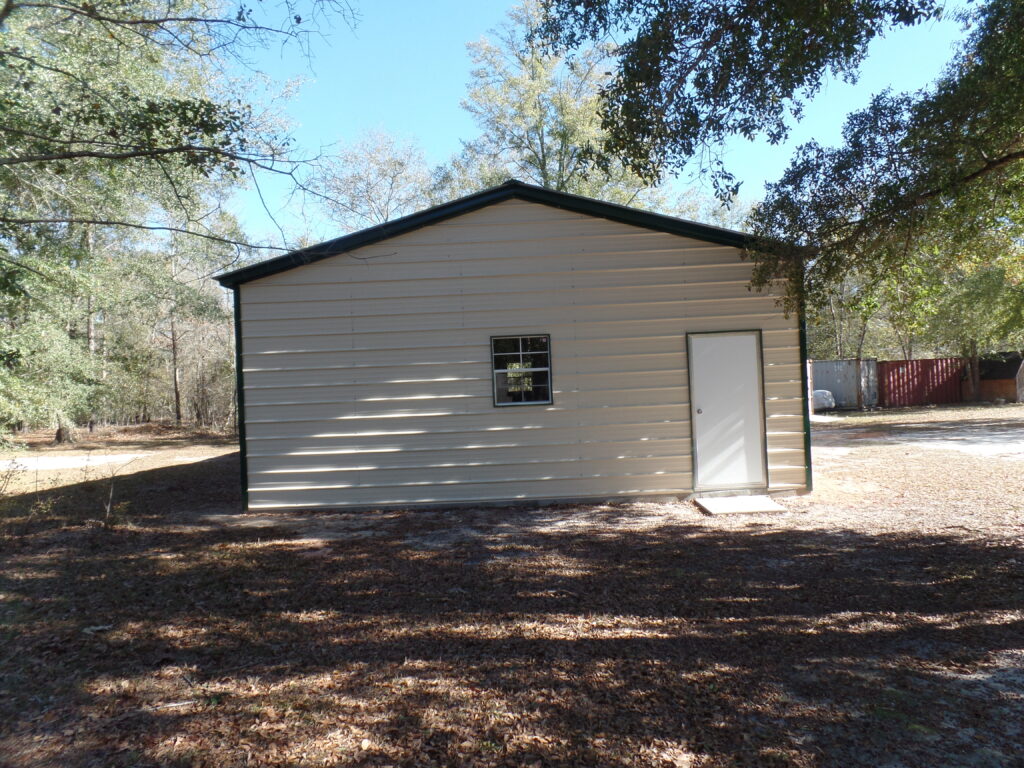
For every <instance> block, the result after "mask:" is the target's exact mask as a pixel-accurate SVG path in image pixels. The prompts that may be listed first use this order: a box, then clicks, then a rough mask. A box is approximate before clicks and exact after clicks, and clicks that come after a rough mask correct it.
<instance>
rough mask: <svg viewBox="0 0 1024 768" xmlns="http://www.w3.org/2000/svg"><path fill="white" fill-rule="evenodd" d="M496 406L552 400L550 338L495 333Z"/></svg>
mask: <svg viewBox="0 0 1024 768" xmlns="http://www.w3.org/2000/svg"><path fill="white" fill-rule="evenodd" d="M491 370H492V371H493V377H494V405H495V407H502V406H506V405H546V404H549V403H551V337H550V336H547V335H543V336H492V337H491Z"/></svg>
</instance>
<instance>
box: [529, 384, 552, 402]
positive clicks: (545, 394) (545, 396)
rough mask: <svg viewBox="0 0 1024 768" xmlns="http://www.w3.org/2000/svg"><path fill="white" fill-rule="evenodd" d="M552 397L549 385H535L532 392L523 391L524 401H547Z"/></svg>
mask: <svg viewBox="0 0 1024 768" xmlns="http://www.w3.org/2000/svg"><path fill="white" fill-rule="evenodd" d="M550 399H551V396H550V395H549V390H548V388H547V387H534V388H533V389H532V390H531V391H530V392H524V393H523V401H524V402H528V403H533V402H536V403H546V402H548V401H549V400H550Z"/></svg>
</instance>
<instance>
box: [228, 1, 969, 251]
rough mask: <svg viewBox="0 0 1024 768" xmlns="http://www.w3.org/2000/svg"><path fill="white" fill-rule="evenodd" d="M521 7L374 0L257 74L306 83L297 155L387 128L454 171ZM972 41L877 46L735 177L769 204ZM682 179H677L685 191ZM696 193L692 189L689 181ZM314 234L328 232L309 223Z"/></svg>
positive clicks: (265, 227) (249, 216)
mask: <svg viewBox="0 0 1024 768" xmlns="http://www.w3.org/2000/svg"><path fill="white" fill-rule="evenodd" d="M514 4H515V3H514V0H491V1H490V2H476V3H466V2H465V0H434V2H430V3H424V2H422V0H374V2H366V1H365V0H363V1H362V2H358V0H357V3H356V8H357V10H358V12H359V13H360V16H361V19H360V21H359V23H358V25H357V26H356V27H355V29H350V28H348V27H347V26H346V25H345V24H344V23H342V22H340V21H336V22H335V23H334V24H333V25H332V26H331V27H329V28H327V27H325V28H324V29H323V36H322V37H317V38H314V39H313V40H312V41H311V46H312V58H311V59H309V60H307V59H306V58H305V57H304V56H303V55H301V53H300V52H299V51H298V50H296V49H283V50H281V49H276V48H275V49H271V50H268V51H265V52H263V53H262V54H261V56H260V59H259V61H258V62H257V65H258V66H259V67H260V69H262V70H263V71H264V72H266V73H267V74H268V75H270V76H271V77H273V78H274V79H275V80H279V81H282V82H284V81H287V80H294V79H301V80H302V81H303V82H302V84H301V86H300V88H299V90H298V92H297V94H296V95H295V96H294V97H293V98H291V99H290V100H289V101H288V102H286V103H285V105H284V112H285V114H286V115H287V117H288V118H289V119H290V121H291V122H292V124H293V130H292V133H293V135H294V137H295V139H296V142H297V145H298V147H300V148H301V149H302V150H303V151H305V152H307V153H313V154H315V153H317V152H319V151H320V150H321V148H325V149H327V148H329V147H330V146H331V145H337V144H338V143H344V142H348V141H352V140H355V139H357V138H358V137H359V136H360V135H361V134H363V133H365V132H366V131H368V130H376V129H380V130H384V131H386V132H388V133H392V134H395V135H397V136H400V137H403V138H408V139H412V140H415V141H416V142H417V143H418V144H419V145H420V146H421V147H422V148H423V150H424V152H425V153H426V155H427V159H428V161H430V162H431V163H435V164H436V163H441V162H444V161H445V160H446V159H447V158H448V157H450V156H451V155H452V154H453V153H454V152H456V151H457V150H458V149H459V146H460V144H459V140H460V139H470V138H473V137H474V136H475V134H476V127H475V125H474V124H473V121H472V120H471V119H470V118H469V116H468V115H467V114H466V112H465V111H464V110H462V109H461V108H460V106H459V103H460V101H461V100H462V98H463V97H464V96H465V92H466V84H467V82H468V81H469V73H470V69H471V67H472V63H471V61H470V59H469V56H468V54H467V51H466V43H468V42H471V41H474V40H478V39H480V38H481V37H482V36H484V35H486V34H487V33H488V32H489V30H491V29H493V28H494V27H496V26H497V25H498V24H500V23H501V22H502V20H503V19H504V18H505V14H506V13H507V11H508V9H509V8H511V7H512V6H513V5H514ZM961 37H962V32H961V30H960V28H959V26H958V25H957V24H956V23H955V22H953V21H942V22H937V23H934V22H933V23H929V24H927V25H922V26H919V27H915V28H912V29H903V30H897V31H894V32H892V33H890V34H889V35H888V36H887V37H886V38H883V39H878V40H876V41H875V42H874V43H873V44H872V46H871V49H870V51H869V56H868V59H867V60H866V61H865V63H864V66H863V68H862V72H861V77H860V79H859V81H858V83H857V84H855V85H848V84H846V83H843V82H840V81H834V82H830V83H828V84H827V85H826V87H825V88H824V89H823V90H822V92H821V93H820V94H819V95H818V96H817V97H816V98H815V99H814V101H813V102H812V103H811V104H810V105H809V106H808V108H807V110H806V114H805V117H804V119H803V120H802V121H801V122H800V123H799V124H798V125H797V126H796V128H795V130H793V132H792V135H791V137H790V140H789V141H788V142H787V143H786V144H784V145H780V146H771V145H769V144H767V143H766V142H754V143H751V142H747V141H744V140H740V139H738V140H735V141H733V142H731V143H730V145H729V146H728V148H727V163H728V166H729V169H730V170H731V171H732V172H733V173H735V174H736V175H737V176H738V177H739V178H740V179H742V180H743V182H744V183H743V187H742V190H741V195H742V196H743V197H745V198H748V199H759V198H760V197H761V196H762V194H763V189H764V183H765V182H766V181H772V180H774V179H776V178H778V176H779V175H781V173H782V172H783V171H784V170H785V168H786V166H787V165H788V162H789V158H790V155H791V154H792V150H793V148H795V147H796V146H797V145H798V144H801V143H803V142H806V141H808V140H810V139H812V138H813V139H817V140H818V141H819V142H821V143H823V144H835V143H838V141H839V138H840V129H841V127H842V123H843V119H844V117H845V116H846V114H847V113H848V112H850V111H852V110H855V109H858V108H860V107H862V106H864V105H865V104H866V103H867V102H868V99H869V98H870V97H871V95H872V94H874V93H877V92H878V91H880V90H882V89H884V88H893V89H894V90H897V91H902V90H912V89H916V88H920V87H923V86H925V85H927V84H928V83H930V82H931V81H932V80H934V79H935V77H936V76H937V75H938V74H939V73H940V72H941V70H942V67H943V65H944V64H945V62H946V61H947V60H948V59H949V57H950V54H951V51H952V46H953V45H954V44H955V42H956V41H957V40H959V39H960V38H961ZM679 184H683V182H677V185H679ZM683 185H685V184H683ZM286 192H287V188H286V187H285V185H283V184H281V183H275V182H273V181H270V180H268V181H267V182H266V183H265V184H264V186H263V196H264V199H265V200H266V201H267V204H268V206H269V207H270V209H271V210H272V211H274V212H275V214H276V215H275V218H277V220H278V223H280V224H281V225H282V226H283V227H284V228H285V229H286V231H287V234H288V236H289V238H291V237H295V236H296V235H297V234H299V232H295V231H292V230H293V227H294V226H295V225H298V224H299V222H297V221H296V220H295V218H296V214H295V211H294V209H291V208H289V207H288V205H287V201H286ZM235 209H236V211H237V213H238V214H239V216H240V218H241V220H242V223H243V225H244V226H245V227H246V229H247V231H249V233H250V235H251V236H255V237H258V238H259V237H270V238H273V239H276V240H280V236H279V234H278V233H277V229H276V227H275V226H274V225H273V222H272V221H271V220H270V218H269V217H268V216H267V215H266V213H265V212H264V211H263V207H262V205H261V204H260V202H259V199H258V197H257V196H256V194H255V193H254V192H253V191H246V192H242V193H240V194H239V195H238V197H237V199H236V205H235ZM300 228H301V229H302V230H309V233H310V234H311V235H313V236H315V237H318V238H322V237H328V236H330V235H331V234H332V232H331V230H330V228H329V226H327V225H325V224H321V223H318V222H303V223H302V224H301V225H300Z"/></svg>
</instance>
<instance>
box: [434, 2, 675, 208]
mask: <svg viewBox="0 0 1024 768" xmlns="http://www.w3.org/2000/svg"><path fill="white" fill-rule="evenodd" d="M541 19H542V13H541V7H540V4H539V2H538V0H524V2H522V3H521V4H519V5H517V6H515V7H514V8H513V9H512V10H511V11H510V12H509V14H508V20H507V21H506V22H505V23H504V24H503V25H501V26H500V27H499V28H498V29H496V30H494V31H493V32H492V34H491V36H489V37H486V38H483V39H481V40H479V41H477V42H474V43H470V44H469V45H468V48H469V52H470V56H471V57H472V59H473V63H474V65H475V67H474V69H473V71H472V74H471V80H470V83H469V88H468V93H467V95H466V98H465V100H464V101H463V102H462V106H463V108H464V109H465V110H467V111H468V112H469V113H470V114H471V115H472V116H473V118H474V120H475V121H476V124H477V126H478V128H479V129H480V134H479V135H478V136H477V137H476V138H475V139H472V140H470V141H467V142H464V149H463V152H462V153H460V154H459V156H457V157H456V158H453V160H452V161H451V163H449V164H448V165H447V166H446V167H444V168H442V169H440V170H439V173H438V174H437V186H438V189H437V190H436V193H435V195H436V196H438V197H454V196H458V195H459V194H465V193H467V192H471V191H475V190H476V189H479V188H481V187H487V186H493V185H495V184H500V183H501V182H503V181H506V180H508V179H509V178H518V179H519V180H521V181H525V182H528V183H531V184H537V185H539V186H543V187H547V188H549V189H554V190H558V191H560V192H572V193H575V194H581V195H586V196H588V197H596V198H600V199H603V200H610V201H612V202H617V203H622V204H627V205H630V204H632V205H639V206H644V205H648V206H649V205H651V204H652V202H653V201H654V200H655V198H656V197H657V196H656V195H655V194H654V192H653V189H652V185H651V183H650V182H647V181H644V180H643V179H641V178H639V177H638V176H637V175H636V174H635V173H633V172H632V171H631V170H629V169H628V168H627V167H626V166H625V165H624V164H622V163H620V162H616V161H610V162H604V163H600V164H599V163H598V162H597V159H596V155H595V154H594V153H593V152H591V151H589V150H590V149H591V148H592V147H593V146H597V145H599V144H601V143H602V142H603V140H604V130H603V129H602V127H601V118H600V112H599V107H600V92H601V88H602V87H603V86H604V84H605V83H606V81H607V69H608V66H609V58H608V54H609V49H608V46H605V45H584V46H582V47H581V48H580V49H579V50H578V51H577V52H576V55H575V56H574V57H572V58H566V57H565V56H563V55H560V54H558V53H556V52H551V51H548V50H546V49H545V48H544V46H542V45H541V43H540V42H539V40H538V38H537V34H536V33H537V29H538V25H539V24H540V23H541Z"/></svg>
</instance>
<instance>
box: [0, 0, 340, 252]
mask: <svg viewBox="0 0 1024 768" xmlns="http://www.w3.org/2000/svg"><path fill="white" fill-rule="evenodd" d="M323 13H333V14H341V15H342V17H344V18H346V19H351V18H352V16H353V15H352V11H351V8H350V7H349V6H348V4H347V3H346V2H344V0H314V1H312V2H310V3H304V4H302V5H301V6H300V5H299V4H297V3H295V2H292V0H286V2H284V3H282V4H280V5H279V6H277V7H276V10H268V9H267V8H264V7H263V6H262V5H260V6H258V7H249V6H246V5H244V4H243V5H240V6H237V7H231V6H228V5H225V4H223V3H220V2H217V1H216V0H160V1H159V2H158V1H157V0H142V1H141V2H132V3H126V2H123V0H89V1H88V2H83V1H81V0H69V1H68V2H47V1H46V0H43V1H42V2H35V1H33V2H24V1H22V0H5V2H3V3H2V5H0V194H2V195H3V198H2V201H0V236H3V235H4V234H6V235H8V236H10V235H13V234H15V233H17V232H19V231H22V230H24V229H26V228H32V227H40V226H68V225H76V224H93V225H96V226H110V225H118V226H125V227H133V228H138V229H142V230H147V229H163V230H166V231H181V232H189V233H192V234H196V235H200V236H205V237H210V238H214V239H217V238H223V234H218V233H216V232H214V231H212V230H210V228H209V227H207V226H206V224H205V222H206V216H205V214H206V213H207V212H208V211H207V210H206V209H204V207H203V205H201V204H199V203H198V201H197V200H196V197H195V195H194V193H193V191H192V190H193V185H194V184H195V183H196V180H197V179H210V180H217V179H225V178H226V179H229V180H233V181H234V183H236V184H237V183H238V181H239V180H240V179H242V178H243V177H246V176H248V177H250V178H251V177H252V176H253V174H254V173H256V172H259V171H266V172H276V173H285V174H294V173H295V169H296V165H295V163H294V162H293V160H292V158H291V157H290V155H289V143H290V142H289V139H288V137H287V136H286V135H285V134H284V133H283V132H282V131H280V130H279V129H278V127H277V125H276V124H275V123H274V122H273V121H272V120H270V119H268V116H267V115H265V114H262V113H260V112H259V111H257V110H255V109H254V108H253V107H252V106H251V105H250V104H249V103H248V99H247V98H246V97H247V94H246V93H245V92H243V91H242V90H241V88H242V86H241V85H239V84H237V83H236V82H235V81H234V80H232V78H230V77H229V76H228V74H227V71H226V68H227V65H228V63H229V62H230V61H231V60H232V59H234V60H235V61H236V62H237V61H239V60H242V59H244V57H245V55H246V54H247V53H248V52H249V51H251V50H252V49H253V47H257V46H260V45H263V44H266V43H267V42H269V41H270V40H271V39H275V38H278V39H281V38H283V39H294V40H296V41H297V42H299V43H300V44H301V43H302V42H303V40H304V38H305V36H306V34H307V33H306V32H304V31H303V30H304V29H306V28H308V27H310V26H311V24H310V21H311V19H310V17H313V20H314V21H315V17H317V16H319V15H322V14H323ZM153 197H159V198H160V200H159V202H158V203H157V206H158V209H159V210H162V211H164V212H165V213H167V214H168V215H166V216H163V217H161V216H153V215H151V214H152V212H153V209H152V208H151V207H147V206H142V207H141V208H140V207H136V208H134V209H132V210H127V209H126V201H127V200H133V199H142V200H150V199H152V198H153Z"/></svg>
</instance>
